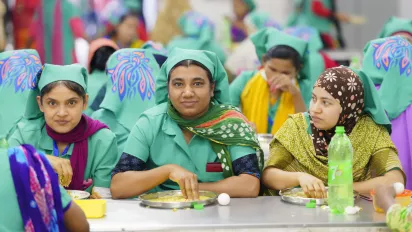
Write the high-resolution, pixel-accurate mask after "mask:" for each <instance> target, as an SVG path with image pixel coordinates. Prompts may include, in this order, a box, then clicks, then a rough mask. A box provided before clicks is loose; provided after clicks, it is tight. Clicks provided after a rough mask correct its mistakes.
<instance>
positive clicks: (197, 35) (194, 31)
mask: <svg viewBox="0 0 412 232" xmlns="http://www.w3.org/2000/svg"><path fill="white" fill-rule="evenodd" d="M179 27H180V30H181V31H182V33H183V35H182V36H177V37H175V38H174V39H173V40H172V41H171V42H170V43H169V44H168V46H167V47H168V50H169V51H170V50H173V48H175V47H179V48H185V49H196V50H206V49H205V47H207V46H208V43H210V42H212V41H214V30H215V28H214V24H213V23H212V22H211V21H210V20H209V19H208V18H207V17H205V16H203V15H202V14H199V13H197V12H195V11H188V12H186V13H185V14H184V15H182V16H181V17H180V18H179Z"/></svg>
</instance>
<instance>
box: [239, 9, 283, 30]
mask: <svg viewBox="0 0 412 232" xmlns="http://www.w3.org/2000/svg"><path fill="white" fill-rule="evenodd" d="M245 20H246V21H247V22H248V23H249V24H251V25H253V27H254V28H255V29H256V30H261V29H263V28H266V27H273V28H276V29H278V30H282V26H281V25H280V24H279V23H277V22H276V21H274V20H273V19H272V18H271V17H270V15H269V14H268V13H266V12H260V11H253V12H251V13H250V14H248V15H247V16H246V19H245Z"/></svg>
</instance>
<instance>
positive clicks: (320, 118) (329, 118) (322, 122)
mask: <svg viewBox="0 0 412 232" xmlns="http://www.w3.org/2000/svg"><path fill="white" fill-rule="evenodd" d="M309 113H310V116H311V118H312V121H313V124H314V126H315V127H316V128H318V129H320V130H330V129H332V128H334V127H335V126H336V124H337V123H338V121H339V116H340V114H341V113H342V107H341V105H340V103H339V101H338V100H336V99H335V98H333V96H332V95H330V94H329V93H328V92H327V91H326V90H324V89H322V88H320V87H315V88H314V89H313V92H312V101H311V102H310V107H309Z"/></svg>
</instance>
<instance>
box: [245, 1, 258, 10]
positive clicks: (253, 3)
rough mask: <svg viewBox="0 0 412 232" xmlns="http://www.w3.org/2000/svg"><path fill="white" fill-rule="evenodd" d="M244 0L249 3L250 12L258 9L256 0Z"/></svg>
mask: <svg viewBox="0 0 412 232" xmlns="http://www.w3.org/2000/svg"><path fill="white" fill-rule="evenodd" d="M243 2H244V3H245V4H246V5H247V8H248V9H249V12H252V11H254V10H255V9H256V3H255V1H254V0H243Z"/></svg>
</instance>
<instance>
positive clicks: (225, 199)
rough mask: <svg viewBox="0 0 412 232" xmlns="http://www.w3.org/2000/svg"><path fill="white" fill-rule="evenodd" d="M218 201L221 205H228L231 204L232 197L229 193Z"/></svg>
mask: <svg viewBox="0 0 412 232" xmlns="http://www.w3.org/2000/svg"><path fill="white" fill-rule="evenodd" d="M217 201H218V202H219V205H228V204H229V203H230V196H229V194H227V193H221V194H220V195H219V196H218V197H217Z"/></svg>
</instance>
